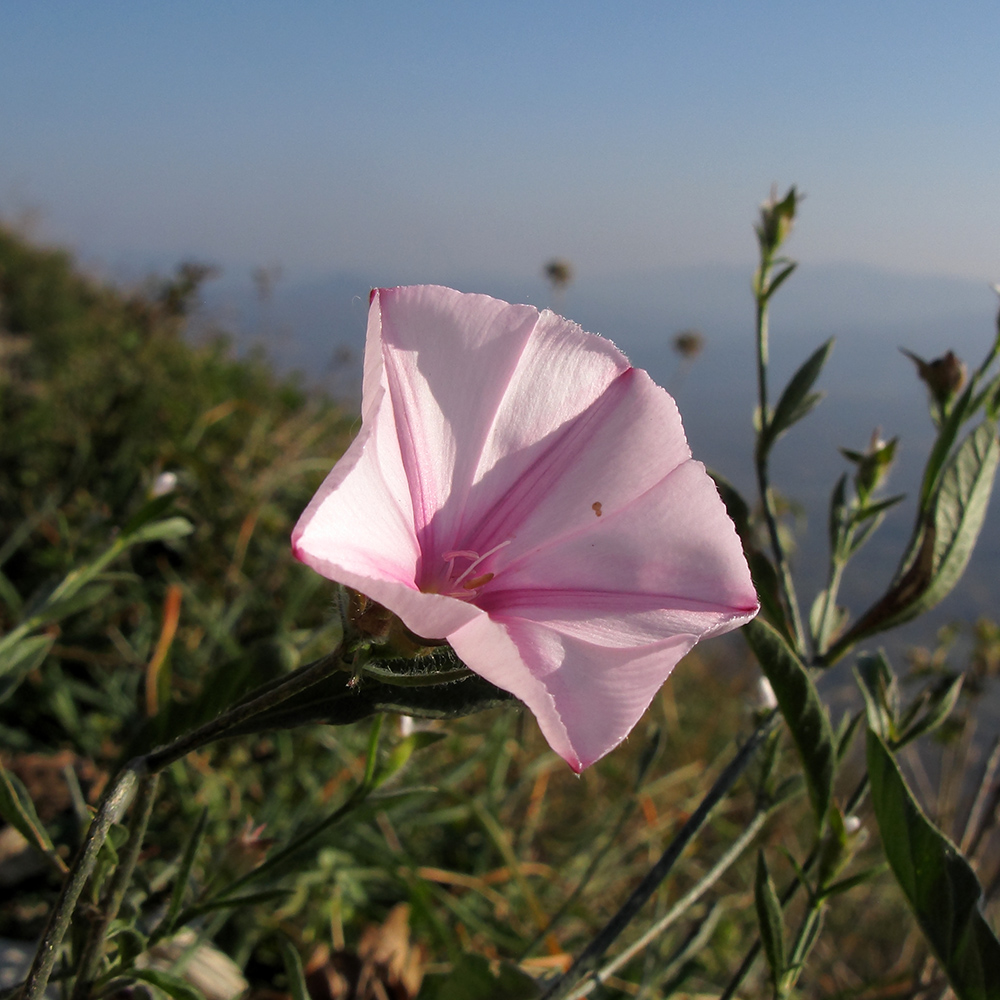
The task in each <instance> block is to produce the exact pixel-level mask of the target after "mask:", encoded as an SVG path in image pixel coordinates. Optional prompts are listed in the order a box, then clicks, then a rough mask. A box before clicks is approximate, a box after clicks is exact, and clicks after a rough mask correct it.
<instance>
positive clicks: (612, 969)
mask: <svg viewBox="0 0 1000 1000" xmlns="http://www.w3.org/2000/svg"><path fill="white" fill-rule="evenodd" d="M768 811H769V810H766V809H763V810H761V811H760V812H758V813H757V814H756V815H755V816H754V817H753V819H752V820H751V821H750V823H749V824H748V825H747V828H746V829H745V830H744V831H743V832H742V833H741V834H740V835H739V837H737V838H736V840H734V841H733V843H732V844H730V846H729V849H728V850H727V851H726V852H725V853H724V854H723V855H722V857H721V858H719V860H718V861H716V863H715V864H714V865H713V866H712V867H711V869H710V870H709V871H708V872H707V873H706V874H705V875H704V876H703V877H702V878H701V879H700V880H699V882H698V883H697V884H696V885H694V886H693V887H692V888H691V889H690V890H689V891H688V892H687V893H686V895H684V896H683V897H682V898H681V899H679V900H678V901H677V902H676V903H675V904H674V905H673V906H672V907H671V908H670V910H669V911H668V912H667V913H665V914H664V915H663V916H662V917H661V918H660V919H659V920H657V921H656V923H654V924H653V925H652V926H651V927H650V928H649V929H648V930H647V931H646V932H645V933H644V934H643V935H642V936H641V937H640V938H639V939H638V940H637V941H634V942H633V943H632V944H630V945H629V946H628V948H626V949H625V950H624V951H623V952H622V953H621V954H620V955H618V956H617V957H616V958H615V959H613V960H612V961H611V962H608V964H607V965H605V966H603V967H602V968H600V969H598V970H597V971H596V972H593V973H591V974H590V976H588V977H587V979H586V981H585V982H583V983H581V984H580V985H579V986H578V987H577V988H576V989H575V990H574V991H573V992H572V993H571V994H570V995H569V996H568V997H567V998H566V1000H580V998H581V997H585V996H589V995H590V994H591V993H592V992H593V991H594V990H595V989H596V988H597V987H598V986H601V985H602V984H603V983H604V982H605V980H606V979H608V977H609V976H613V975H614V974H615V973H616V972H617V971H618V970H619V969H620V968H621V967H622V966H623V965H625V964H626V963H627V962H629V961H631V960H632V958H633V957H634V956H635V955H637V954H638V953H639V952H640V951H642V949H643V948H645V947H646V946H647V945H648V944H649V943H650V942H652V941H653V940H654V939H655V938H657V937H659V936H660V935H661V934H662V933H663V932H664V931H666V930H667V929H668V928H669V927H671V926H672V925H673V924H675V923H676V922H677V921H678V920H679V919H680V918H681V917H682V916H683V915H684V914H685V913H686V912H687V910H688V909H689V907H691V906H692V905H693V904H694V903H696V902H697V901H698V900H699V899H700V898H701V897H702V896H703V895H704V894H705V893H706V892H707V891H708V890H709V889H711V888H712V886H713V885H715V883H716V882H717V881H718V880H719V878H720V877H721V876H722V875H723V874H724V873H725V872H726V871H727V870H728V869H729V868H730V866H731V865H732V864H733V863H734V862H735V861H736V859H737V858H738V857H739V856H740V855H741V854H742V853H743V851H744V850H745V849H746V847H747V845H748V844H749V843H750V841H751V840H753V838H754V837H756V836H757V834H758V832H759V831H760V828H761V827H762V826H763V825H764V822H765V820H766V819H767V816H768Z"/></svg>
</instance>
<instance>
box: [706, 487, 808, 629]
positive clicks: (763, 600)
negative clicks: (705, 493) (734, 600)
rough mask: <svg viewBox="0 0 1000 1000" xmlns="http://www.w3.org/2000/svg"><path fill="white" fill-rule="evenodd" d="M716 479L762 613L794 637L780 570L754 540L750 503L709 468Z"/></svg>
mask: <svg viewBox="0 0 1000 1000" xmlns="http://www.w3.org/2000/svg"><path fill="white" fill-rule="evenodd" d="M709 475H711V477H712V479H714V480H715V485H716V488H717V489H718V491H719V496H721V497H722V502H723V503H724V504H725V506H726V513H727V514H728V515H729V516H730V517H731V518H732V521H733V524H734V525H735V526H736V533H737V534H738V535H739V536H740V541H741V542H742V543H743V554H744V555H745V556H746V559H747V563H748V565H749V566H750V576H751V578H752V579H753V585H754V587H755V588H756V590H757V596H758V597H759V598H760V609H761V614H763V616H764V617H765V618H766V619H767V620H768V621H769V622H770V623H771V624H772V625H773V626H774V627H775V628H776V629H778V631H779V632H781V634H782V635H783V636H784V637H785V638H786V639H789V640H790V639H791V636H792V627H791V624H790V623H789V621H788V615H787V614H786V612H785V609H784V606H783V605H782V603H781V593H780V587H779V584H778V573H777V570H775V568H774V563H772V562H771V560H770V559H769V558H768V557H767V556H766V555H765V554H764V553H763V552H761V551H760V549H758V548H757V546H756V545H755V543H754V537H753V534H754V533H753V526H752V525H751V523H750V506H749V505H748V504H747V502H746V500H744V499H743V497H742V496H740V493H739V491H738V490H737V489H736V487H735V486H733V484H732V483H730V482H729V480H727V479H726V478H725V477H724V476H722V475H720V474H719V473H718V472H714V471H712V472H710V473H709Z"/></svg>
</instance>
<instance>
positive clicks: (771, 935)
mask: <svg viewBox="0 0 1000 1000" xmlns="http://www.w3.org/2000/svg"><path fill="white" fill-rule="evenodd" d="M753 898H754V905H755V907H756V909H757V926H758V928H759V930H760V943H761V945H763V948H764V955H765V956H766V957H767V964H768V966H770V969H771V982H772V983H773V985H774V987H775V989H776V990H777V988H778V985H779V984H780V983H781V981H782V980H783V979H784V977H785V971H786V962H785V922H784V920H783V918H782V915H781V902H780V901H779V899H778V893H777V890H776V889H775V888H774V880H773V879H772V878H771V873H770V872H769V871H768V868H767V862H766V861H765V860H764V852H763V851H758V853H757V875H756V877H755V878H754V884H753Z"/></svg>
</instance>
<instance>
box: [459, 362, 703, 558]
mask: <svg viewBox="0 0 1000 1000" xmlns="http://www.w3.org/2000/svg"><path fill="white" fill-rule="evenodd" d="M538 370H539V371H541V372H543V375H542V378H544V372H545V369H544V368H543V367H539V369H538ZM524 381H526V382H531V391H532V392H533V393H534V395H536V396H543V397H544V396H545V395H546V391H545V388H544V386H543V385H541V384H537V383H536V382H535V381H534V380H533V379H527V378H526V379H525V380H524ZM511 397H512V398H511V399H510V400H508V399H505V400H504V403H503V405H502V407H501V410H500V413H499V414H498V418H497V425H498V427H502V426H503V424H513V425H514V426H517V424H518V422H519V421H518V416H517V414H518V413H521V412H523V409H524V408H523V407H521V406H520V405H519V403H520V400H519V399H518V398H517V395H515V394H513V393H512V394H511ZM502 436H504V435H503V434H501V433H499V432H498V433H497V434H495V435H493V437H494V438H499V437H502ZM690 457H691V451H690V449H689V447H688V444H687V439H686V437H685V435H684V429H683V427H682V425H681V420H680V416H679V414H678V413H677V406H676V404H675V403H674V401H673V400H672V399H671V398H670V396H669V395H668V394H667V393H666V392H665V391H664V390H663V389H661V388H660V387H659V386H657V385H656V384H655V383H654V382H653V381H652V379H650V377H649V376H648V375H647V374H646V373H645V372H644V371H640V370H638V369H636V368H625V369H624V370H623V371H621V372H619V373H618V374H617V375H616V377H615V378H614V379H613V380H611V381H610V382H609V383H608V384H607V386H606V387H605V388H604V390H603V391H602V392H601V393H600V395H599V396H597V397H596V398H595V399H594V400H593V401H592V402H591V403H590V405H589V406H588V407H587V408H586V409H585V410H583V411H582V412H580V413H578V414H576V415H574V416H573V417H571V418H570V419H568V420H566V421H565V422H564V423H563V424H562V425H561V426H560V427H558V429H556V430H554V431H552V432H549V433H548V434H546V435H544V436H540V437H537V438H535V440H534V442H533V443H530V444H525V445H523V446H522V447H520V448H519V449H518V450H516V451H512V452H509V453H507V454H503V455H502V456H501V457H499V458H498V459H497V461H496V464H495V465H494V466H493V468H492V469H491V470H490V471H489V472H488V473H487V474H486V475H485V476H484V477H483V478H482V479H481V480H480V481H479V482H477V484H476V486H475V487H474V488H473V490H472V492H471V493H470V495H469V501H468V509H467V514H466V522H467V523H472V524H474V523H475V521H476V520H478V521H479V523H478V525H477V526H476V527H475V528H474V529H467V530H466V531H465V532H464V534H463V537H464V538H465V539H466V544H468V546H469V547H470V548H473V549H477V550H478V551H487V550H489V549H491V548H493V546H494V545H497V544H499V543H501V542H503V541H507V540H509V541H510V545H509V547H508V548H507V549H506V550H505V551H504V552H503V554H502V556H501V557H499V558H498V560H497V564H496V565H497V569H498V571H499V570H500V569H502V568H503V566H504V565H505V564H506V563H509V562H513V561H515V560H517V559H518V558H520V557H524V556H528V555H529V554H530V553H532V552H534V551H535V550H536V549H538V548H540V547H542V546H547V545H552V544H553V543H555V542H557V541H558V540H559V539H560V538H562V537H564V536H567V535H574V534H576V533H578V532H580V531H581V530H590V529H595V530H596V529H597V528H598V527H603V525H605V524H607V523H609V521H608V520H603V521H602V520H601V519H604V518H607V519H610V518H612V517H613V515H614V514H615V512H616V511H618V510H619V509H621V508H622V507H624V506H625V505H626V504H629V503H631V502H633V501H634V500H635V499H637V498H638V497H639V496H641V495H642V494H644V493H645V492H646V491H647V490H649V489H650V488H651V487H653V486H654V485H655V484H656V483H658V482H659V481H660V480H662V479H663V478H664V477H666V476H667V475H668V474H669V473H670V472H672V471H673V470H674V469H676V468H677V467H678V466H679V465H680V464H681V463H683V462H685V461H687V460H688V459H690Z"/></svg>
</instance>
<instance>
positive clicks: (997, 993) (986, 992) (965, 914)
mask: <svg viewBox="0 0 1000 1000" xmlns="http://www.w3.org/2000/svg"><path fill="white" fill-rule="evenodd" d="M868 776H869V779H870V780H871V795H872V805H873V807H874V809H875V818H876V820H877V821H878V828H879V833H880V834H881V837H882V845H883V848H884V850H885V855H886V858H887V859H888V861H889V865H890V867H891V868H892V871H893V874H894V875H895V876H896V881H897V882H898V883H899V886H900V888H901V889H902V890H903V894H904V895H905V896H906V898H907V900H908V901H909V903H910V906H911V907H912V908H913V912H914V914H915V916H916V918H917V923H919V924H920V929H921V930H922V931H923V933H924V937H925V938H926V939H927V942H928V944H929V945H930V946H931V948H932V949H933V950H934V953H935V955H936V956H937V958H938V961H940V963H941V966H942V968H943V969H944V971H945V973H946V974H947V976H948V980H949V982H950V983H951V985H952V988H953V989H954V990H955V993H956V994H957V995H958V997H959V998H960V1000H997V998H1000V941H997V938H996V935H995V934H994V933H993V930H992V929H991V928H990V926H989V924H988V923H987V922H986V920H985V918H984V917H983V914H982V912H981V910H980V902H981V900H982V888H981V886H980V885H979V880H978V879H977V878H976V875H975V873H974V872H973V870H972V868H971V867H970V866H969V863H968V862H967V861H966V860H965V858H964V857H963V856H962V854H961V853H960V852H959V850H958V848H957V847H955V845H954V844H952V843H951V841H949V840H948V839H947V838H946V837H945V836H944V834H942V833H941V832H940V831H939V830H938V829H937V828H936V827H935V826H934V824H933V823H931V821H930V820H929V819H928V818H927V817H926V816H925V815H924V814H923V812H921V810H920V807H919V806H918V805H917V803H916V801H915V800H914V798H913V796H912V795H911V794H910V790H909V789H908V788H907V787H906V782H905V781H904V780H903V775H902V774H901V773H900V770H899V768H898V766H897V765H896V762H895V760H893V757H892V754H891V753H890V752H889V749H888V748H887V747H886V745H885V743H884V742H883V741H882V739H881V738H880V737H879V735H878V734H877V733H875V732H874V731H873V730H869V731H868Z"/></svg>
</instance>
